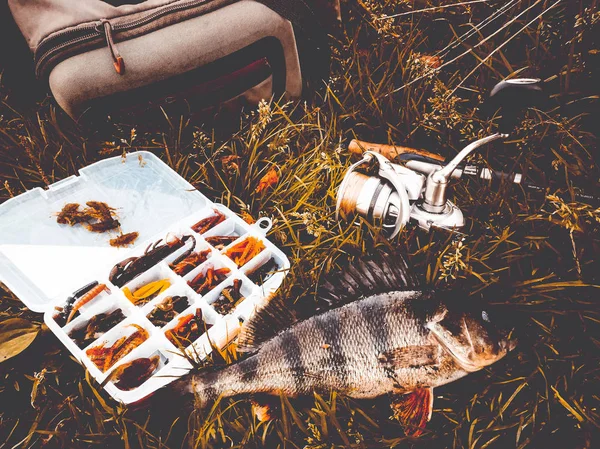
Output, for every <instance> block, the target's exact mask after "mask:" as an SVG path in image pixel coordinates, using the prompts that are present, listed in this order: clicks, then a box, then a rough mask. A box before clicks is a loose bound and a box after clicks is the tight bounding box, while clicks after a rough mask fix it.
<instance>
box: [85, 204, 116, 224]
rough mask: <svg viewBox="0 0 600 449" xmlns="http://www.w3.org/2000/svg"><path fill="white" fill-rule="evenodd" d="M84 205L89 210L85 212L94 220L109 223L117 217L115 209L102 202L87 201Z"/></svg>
mask: <svg viewBox="0 0 600 449" xmlns="http://www.w3.org/2000/svg"><path fill="white" fill-rule="evenodd" d="M85 204H86V206H88V207H89V209H85V212H87V213H88V214H89V215H90V216H92V217H93V218H95V219H96V220H99V221H109V220H111V219H112V218H114V217H116V216H117V214H116V213H115V211H116V209H115V208H114V207H110V206H109V205H108V204H106V203H104V202H102V201H88V202H87V203H85Z"/></svg>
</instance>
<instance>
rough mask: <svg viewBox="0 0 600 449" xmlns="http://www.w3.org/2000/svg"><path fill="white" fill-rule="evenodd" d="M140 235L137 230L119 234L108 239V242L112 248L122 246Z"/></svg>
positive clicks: (130, 243) (127, 244)
mask: <svg viewBox="0 0 600 449" xmlns="http://www.w3.org/2000/svg"><path fill="white" fill-rule="evenodd" d="M139 236H140V234H139V232H130V233H128V234H121V235H120V236H118V237H115V238H114V239H110V240H109V241H108V243H109V244H110V246H112V247H114V248H122V247H124V246H129V245H132V244H133V243H134V242H135V241H136V240H137V238H138V237H139Z"/></svg>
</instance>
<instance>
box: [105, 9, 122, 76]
mask: <svg viewBox="0 0 600 449" xmlns="http://www.w3.org/2000/svg"><path fill="white" fill-rule="evenodd" d="M102 27H103V28H104V36H105V37H106V44H107V45H108V49H109V50H110V54H111V56H112V58H113V65H114V66H115V70H116V71H117V73H118V74H119V75H124V74H125V61H124V60H123V57H122V56H121V53H119V49H118V48H117V46H116V45H115V41H113V37H112V25H111V24H110V22H109V21H108V20H103V21H102Z"/></svg>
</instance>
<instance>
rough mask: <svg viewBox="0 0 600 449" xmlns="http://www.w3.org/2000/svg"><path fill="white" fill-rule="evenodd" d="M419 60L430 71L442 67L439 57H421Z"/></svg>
mask: <svg viewBox="0 0 600 449" xmlns="http://www.w3.org/2000/svg"><path fill="white" fill-rule="evenodd" d="M420 59H421V62H422V63H423V64H425V65H426V66H428V67H430V68H432V69H437V68H439V67H440V66H441V65H442V59H441V58H440V57H439V56H428V55H423V56H421V58H420Z"/></svg>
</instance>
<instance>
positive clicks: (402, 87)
mask: <svg viewBox="0 0 600 449" xmlns="http://www.w3.org/2000/svg"><path fill="white" fill-rule="evenodd" d="M541 1H542V0H536V1H535V3H533V4H532V5H531V6H529V7H528V8H526V9H525V10H524V11H522V12H520V13H519V14H518V15H516V16H515V17H513V18H512V19H510V20H509V21H508V22H506V23H505V24H504V25H502V27H500V28H499V29H498V30H496V31H494V32H493V33H492V34H490V35H489V36H488V37H486V38H484V39H483V40H482V41H480V42H478V43H477V44H476V45H474V46H473V47H472V48H469V49H467V50H465V51H464V52H462V53H461V54H460V55H458V56H456V57H455V58H453V59H451V60H450V61H448V62H445V63H444V64H442V65H441V66H439V67H438V68H437V69H434V72H439V71H440V70H442V69H443V68H444V67H446V66H448V65H450V64H452V63H454V62H456V61H458V60H459V59H460V58H462V57H463V56H465V55H467V54H469V53H472V52H474V51H475V49H476V48H477V47H480V46H481V45H483V44H484V43H486V42H487V41H488V40H490V39H491V38H492V37H494V36H495V35H497V34H498V33H500V32H501V31H503V30H504V29H506V28H508V27H509V26H510V25H512V24H513V23H514V22H515V21H516V20H517V19H519V18H520V17H521V16H522V15H523V14H526V13H527V12H528V11H529V10H530V9H532V8H533V7H535V6H537V5H538V4H539V3H541ZM560 1H561V0H559V2H560ZM429 75H430V74H426V75H421V76H419V77H417V78H415V79H414V80H412V81H409V82H408V83H406V84H403V85H402V86H400V87H398V88H396V89H394V90H393V91H391V92H389V93H387V94H385V95H384V98H385V97H388V96H390V95H392V94H395V93H396V92H400V91H401V90H402V89H404V88H405V87H408V86H410V85H412V84H414V83H416V82H417V81H419V80H422V79H423V78H427V77H428V76H429Z"/></svg>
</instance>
